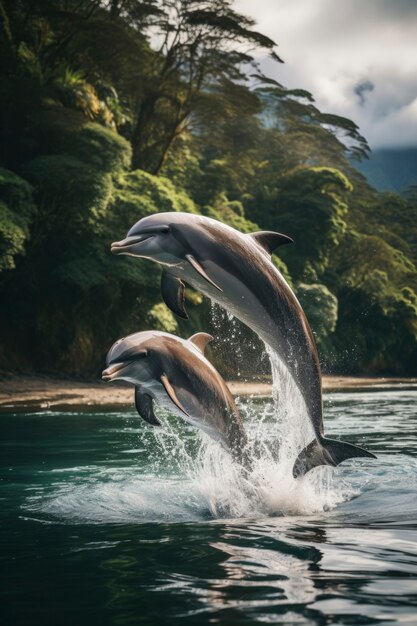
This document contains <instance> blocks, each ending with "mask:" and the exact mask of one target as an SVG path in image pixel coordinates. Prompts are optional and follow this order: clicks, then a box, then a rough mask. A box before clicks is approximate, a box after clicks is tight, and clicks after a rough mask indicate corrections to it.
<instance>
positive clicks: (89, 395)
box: [0, 376, 417, 413]
mask: <svg viewBox="0 0 417 626" xmlns="http://www.w3.org/2000/svg"><path fill="white" fill-rule="evenodd" d="M228 385H229V388H230V391H231V392H232V394H233V395H234V396H235V397H236V396H239V397H251V396H252V397H258V398H267V397H269V396H271V391H272V385H271V383H268V382H256V381H253V382H241V381H229V382H228ZM413 388H415V389H416V390H417V378H390V377H387V378H384V377H378V378H369V377H354V376H323V391H324V393H326V392H342V391H345V392H346V391H378V390H388V389H404V390H406V389H413ZM133 407H134V402H133V387H132V385H128V384H123V383H117V384H114V385H113V386H111V385H108V384H105V383H103V382H101V381H97V382H80V381H75V380H70V379H62V380H61V379H54V378H47V377H41V376H16V377H13V378H10V379H8V380H0V413H9V412H12V413H13V412H21V411H40V410H49V411H62V410H66V409H72V410H82V409H86V408H89V409H92V410H97V409H102V410H110V409H123V408H133Z"/></svg>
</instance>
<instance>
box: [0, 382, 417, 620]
mask: <svg viewBox="0 0 417 626" xmlns="http://www.w3.org/2000/svg"><path fill="white" fill-rule="evenodd" d="M415 401H416V394H415V392H413V391H395V392H388V391H386V392H378V393H349V394H331V395H328V396H327V398H326V411H325V414H326V430H327V432H328V434H329V435H330V436H332V435H333V436H337V437H340V438H345V439H346V440H348V441H351V442H353V443H357V444H359V445H361V444H362V445H364V444H366V446H367V447H368V448H369V449H371V450H372V451H373V452H375V453H376V454H378V461H376V462H373V463H371V462H368V463H364V462H356V463H355V462H349V463H346V465H343V466H341V467H340V468H338V469H337V470H336V471H334V470H329V469H326V468H323V469H320V470H315V471H314V473H315V475H313V476H312V477H310V478H309V479H308V480H306V482H305V484H304V486H302V487H294V485H292V484H291V483H290V482H289V481H288V478H287V474H286V472H285V471H284V470H282V473H281V474H279V471H278V470H277V472H276V474H277V475H276V476H275V477H274V476H271V475H270V472H271V467H272V466H271V463H272V460H270V461H268V463H269V465H268V463H266V464H265V465H264V466H263V468H259V476H258V477H257V478H256V477H255V479H254V480H255V482H256V481H258V482H257V488H256V490H254V489H252V491H251V490H250V485H249V486H248V485H245V484H244V483H242V482H241V480H242V479H241V478H240V477H239V476H236V475H234V474H233V471H234V468H233V467H232V468H230V467H229V466H228V459H227V457H225V456H224V455H223V456H222V455H221V454H219V453H218V451H217V450H216V449H214V448H212V447H211V444H210V443H209V442H204V443H203V445H202V447H200V440H199V437H198V436H196V435H195V433H194V432H192V431H191V430H189V429H187V428H186V427H184V426H183V425H179V424H175V425H173V424H171V426H170V427H167V428H168V430H167V431H166V432H165V434H162V435H161V434H159V435H158V437H157V438H156V437H155V434H154V432H153V431H152V430H151V429H148V428H146V427H144V426H143V425H142V423H141V422H139V420H138V418H137V417H136V416H135V415H134V414H133V413H112V414H107V415H106V414H80V413H77V414H71V413H61V414H47V413H46V414H37V415H35V414H32V415H15V416H12V415H10V416H1V417H0V419H1V422H2V439H1V444H0V445H1V491H0V498H1V512H0V521H1V525H2V534H1V542H2V549H1V559H2V573H3V582H2V585H1V594H2V602H1V605H0V606H1V608H0V614H5V618H4V619H2V621H1V623H2V624H3V623H4V624H30V625H33V624H54V625H55V624H87V623H88V624H100V625H106V624H120V625H130V624H132V625H133V624H144V625H145V624H147V625H148V624H167V625H168V624H176V623H178V624H179V623H183V622H184V623H186V624H215V623H217V624H226V625H233V624H239V625H242V624H243V625H249V624H257V623H259V624H277V623H282V624H318V625H324V624H326V625H328V624H378V623H381V624H382V623H383V624H415V623H416V618H415V616H416V614H417V582H416V575H417V542H416V539H417V532H416V531H417V522H416V520H417V456H416V453H415V448H416V437H417V430H416V426H417V417H416V412H415ZM244 413H245V419H246V422H247V423H249V425H250V427H251V430H252V432H256V433H257V437H258V439H259V436H260V435H261V439H262V441H263V442H265V445H266V446H267V448H268V449H271V448H272V449H274V447H275V438H276V433H275V422H274V419H275V415H274V409H273V408H272V407H271V406H270V405H265V404H259V403H255V404H253V403H252V404H250V405H249V406H248V407H246V409H245V408H244ZM256 416H257V417H258V418H259V419H258V420H256V419H255V417H256ZM178 428H181V438H180V439H181V443H178V439H177V434H176V433H177V430H178ZM179 446H180V447H182V448H181V449H180V448H179ZM273 456H274V455H273V454H272V455H271V459H272V457H273ZM275 456H276V455H275ZM184 459H188V460H187V463H185V462H184ZM213 463H217V464H218V467H215V468H213ZM275 467H277V466H276V465H275ZM231 472H232V473H231ZM262 472H263V474H262ZM262 476H263V482H262V480H261V478H262ZM216 483H217V484H216ZM288 490H289V491H288ZM275 492H276V493H275ZM287 492H288V493H287ZM314 499H315V500H316V501H317V502H316V506H313V505H314V502H313V500H314ZM274 508H275V509H277V510H276V511H275V513H274ZM233 513H235V515H233ZM236 513H237V514H236ZM278 513H280V514H279V515H277V514H278ZM226 514H228V517H227V518H226V517H225V515H226ZM216 517H217V519H216ZM5 574H7V577H5V576H4V575H5Z"/></svg>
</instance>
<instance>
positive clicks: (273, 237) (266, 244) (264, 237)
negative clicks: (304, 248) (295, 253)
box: [249, 230, 294, 254]
mask: <svg viewBox="0 0 417 626" xmlns="http://www.w3.org/2000/svg"><path fill="white" fill-rule="evenodd" d="M249 237H252V239H254V240H255V241H256V243H258V244H259V245H260V246H261V247H262V248H263V249H264V250H265V251H266V252H267V253H268V254H272V252H273V251H274V250H275V248H278V246H284V245H285V244H287V243H294V240H293V239H291V237H288V235H283V234H282V233H274V232H273V231H270V230H260V231H259V232H257V233H250V234H249Z"/></svg>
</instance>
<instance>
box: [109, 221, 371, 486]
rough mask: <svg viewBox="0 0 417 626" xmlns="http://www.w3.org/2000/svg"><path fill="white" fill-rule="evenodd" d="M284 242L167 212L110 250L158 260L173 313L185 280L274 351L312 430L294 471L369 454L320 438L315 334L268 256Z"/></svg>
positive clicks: (180, 309)
mask: <svg viewBox="0 0 417 626" xmlns="http://www.w3.org/2000/svg"><path fill="white" fill-rule="evenodd" d="M290 242H292V239H291V238H290V237H288V236H286V235H282V234H280V233H275V232H264V231H262V232H256V233H251V234H243V233H240V232H239V231H237V230H235V229H234V228H232V227H230V226H227V225H226V224H222V223H221V222H218V221H217V220H214V219H211V218H208V217H205V216H201V215H194V214H189V213H176V212H172V213H159V214H155V215H150V216H148V217H145V218H143V219H141V220H139V221H138V222H137V223H136V224H135V225H134V226H133V227H132V228H131V229H130V230H129V232H128V234H127V237H126V239H124V240H123V241H118V242H115V243H113V244H112V246H111V251H112V252H113V253H114V254H126V255H130V256H135V257H142V258H147V259H151V260H152V261H156V262H157V263H160V264H161V265H162V266H163V272H162V283H161V288H162V297H163V299H164V301H165V303H166V304H167V306H168V307H169V308H170V309H171V310H172V311H173V312H174V313H175V314H176V315H178V316H179V317H182V318H186V317H187V313H186V311H185V308H184V282H183V281H185V282H186V283H188V284H190V285H191V286H192V287H194V289H197V290H198V291H200V292H202V293H204V294H205V295H206V296H208V297H209V298H211V299H212V300H214V301H215V302H217V303H218V304H220V305H221V306H223V307H224V308H225V309H227V310H228V311H230V312H231V313H232V314H233V315H234V316H235V317H237V318H238V319H240V320H241V321H242V322H243V323H244V324H246V325H247V326H249V328H251V329H252V330H253V331H255V333H257V334H258V335H259V337H260V338H261V339H262V340H263V341H264V342H265V344H267V345H268V346H269V347H270V348H271V349H272V350H273V351H274V352H275V353H276V354H277V355H278V356H279V357H280V359H281V360H282V361H283V362H284V364H285V365H286V367H287V368H288V370H289V372H290V374H291V376H292V378H293V379H294V381H295V383H296V385H297V386H298V388H299V390H300V392H301V394H302V396H303V398H304V401H305V404H306V407H307V411H308V415H309V418H310V420H311V423H312V426H313V429H314V434H315V439H314V440H313V441H312V442H311V443H310V444H309V445H308V446H307V447H306V448H304V450H302V452H301V453H300V454H299V456H298V458H297V460H296V461H295V464H294V468H293V474H294V476H295V477H296V476H299V475H302V474H305V473H306V472H308V471H309V470H310V469H312V468H313V467H316V466H318V465H338V464H339V463H341V462H342V461H344V460H345V459H348V458H354V457H371V458H375V456H374V455H373V454H372V453H370V452H367V451H366V450H363V449H362V448H359V447H357V446H354V445H351V444H348V443H344V442H341V441H335V440H331V439H327V438H325V437H324V429H323V404H322V389H321V373H320V363H319V358H318V354H317V348H316V344H315V341H314V337H313V334H312V332H311V329H310V326H309V324H308V321H307V318H306V316H305V314H304V311H303V309H302V308H301V305H300V303H299V302H298V300H297V298H296V296H295V294H294V293H293V291H292V290H291V288H290V286H289V285H288V283H287V282H286V280H285V279H284V277H283V276H282V274H281V273H280V272H279V271H278V270H277V268H276V267H275V266H274V264H273V263H272V260H271V253H272V251H273V250H274V249H275V248H277V247H278V246H280V245H283V244H286V243H290Z"/></svg>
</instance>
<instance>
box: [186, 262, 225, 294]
mask: <svg viewBox="0 0 417 626" xmlns="http://www.w3.org/2000/svg"><path fill="white" fill-rule="evenodd" d="M185 258H186V259H187V261H188V262H189V263H190V265H192V266H193V268H194V269H195V271H196V272H198V273H199V274H200V276H202V277H203V278H204V279H205V280H206V281H207V282H208V283H210V285H213V287H216V289H218V290H219V291H223V289H221V288H220V287H219V286H218V285H216V283H215V282H214V281H213V280H211V278H210V277H209V276H208V275H207V273H206V271H205V270H204V268H203V267H202V266H201V263H199V262H198V261H197V259H196V258H195V257H194V256H193V255H192V254H186V255H185Z"/></svg>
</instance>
